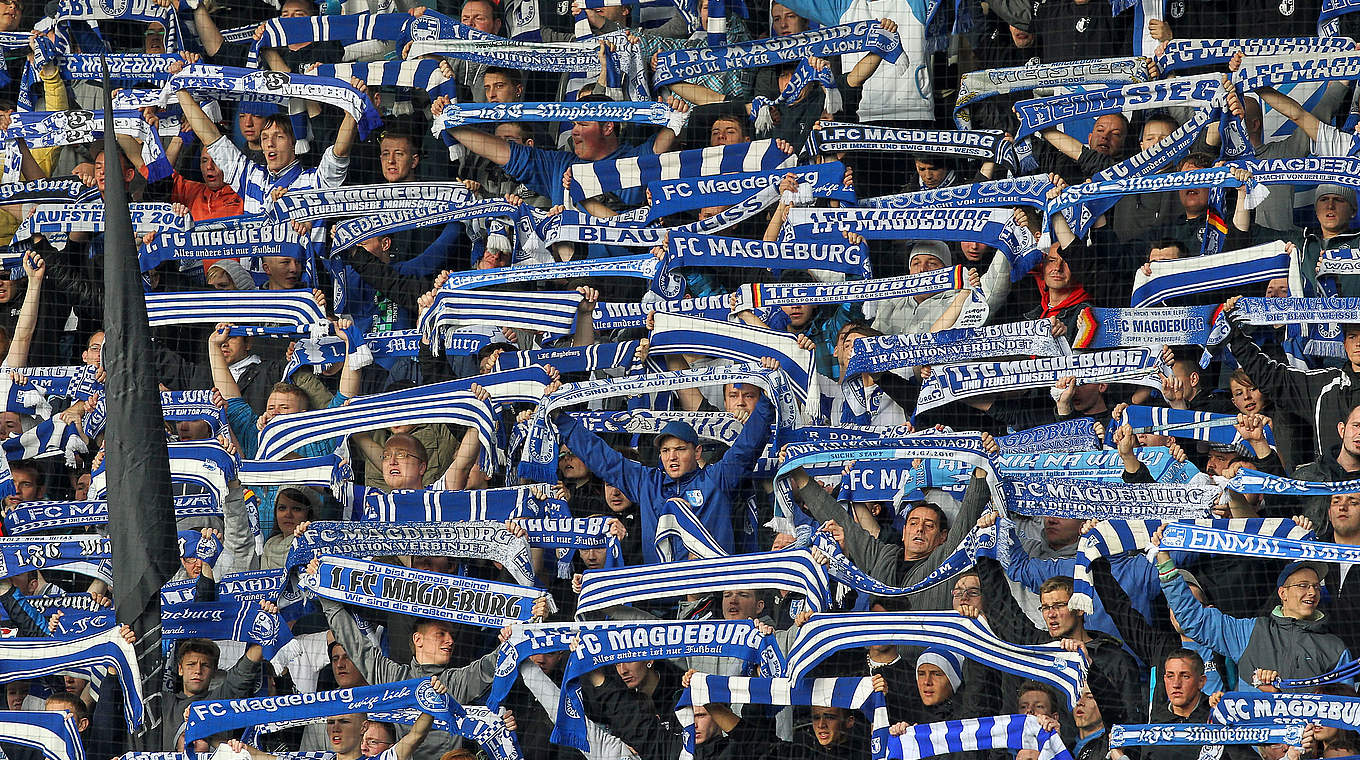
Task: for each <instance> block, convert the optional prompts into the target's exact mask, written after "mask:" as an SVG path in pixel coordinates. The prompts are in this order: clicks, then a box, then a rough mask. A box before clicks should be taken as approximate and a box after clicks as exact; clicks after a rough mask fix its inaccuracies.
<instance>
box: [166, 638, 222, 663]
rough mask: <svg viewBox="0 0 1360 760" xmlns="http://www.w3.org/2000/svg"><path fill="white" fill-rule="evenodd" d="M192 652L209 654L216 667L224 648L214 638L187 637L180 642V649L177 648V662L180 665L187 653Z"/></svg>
mask: <svg viewBox="0 0 1360 760" xmlns="http://www.w3.org/2000/svg"><path fill="white" fill-rule="evenodd" d="M190 654H206V655H208V656H209V657H211V658H212V661H213V667H214V668H216V667H217V662H218V660H220V659H221V658H222V650H221V649H218V648H217V643H216V642H214V641H213V640H212V639H185V640H184V641H182V642H180V645H179V649H177V650H175V664H177V665H178V664H179V661H180V660H182V659H184V656H185V655H190Z"/></svg>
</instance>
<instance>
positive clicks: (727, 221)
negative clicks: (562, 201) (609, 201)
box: [520, 186, 780, 248]
mask: <svg viewBox="0 0 1360 760" xmlns="http://www.w3.org/2000/svg"><path fill="white" fill-rule="evenodd" d="M779 197H780V193H779V188H778V187H777V186H770V187H766V188H764V189H762V190H758V191H756V192H754V193H752V194H751V195H750V196H749V197H747V198H745V199H743V200H742V201H741V202H739V203H737V204H736V205H734V206H732V207H730V208H727V209H724V210H723V211H720V212H719V213H717V214H715V215H713V216H710V217H709V218H707V219H703V220H700V221H697V222H691V223H689V224H682V225H678V226H675V227H639V226H625V225H621V224H610V223H608V222H607V221H606V220H604V219H597V218H592V217H589V216H587V215H584V214H581V213H579V212H576V211H572V210H570V209H568V210H567V211H564V212H562V213H561V214H557V215H554V216H550V217H546V218H544V219H543V225H542V227H543V230H542V234H537V233H536V235H537V237H538V238H539V240H541V241H542V242H544V243H557V242H574V243H597V244H600V245H620V246H626V247H633V248H652V247H654V246H658V245H665V244H666V236H667V235H669V234H671V233H676V232H680V233H685V232H689V233H694V234H698V235H716V234H717V233H719V232H722V231H723V230H726V229H728V228H729V227H732V226H733V225H736V224H739V223H741V222H743V221H746V220H747V219H751V218H754V217H755V216H756V215H757V214H760V213H761V212H763V211H764V210H765V209H766V208H769V207H770V206H771V205H772V204H774V202H775V201H777V200H779ZM526 207H527V206H526V205H525V204H521V205H520V208H526ZM525 213H526V214H529V215H530V216H532V213H533V212H525ZM520 231H521V234H522V235H523V232H524V229H523V227H521V228H520Z"/></svg>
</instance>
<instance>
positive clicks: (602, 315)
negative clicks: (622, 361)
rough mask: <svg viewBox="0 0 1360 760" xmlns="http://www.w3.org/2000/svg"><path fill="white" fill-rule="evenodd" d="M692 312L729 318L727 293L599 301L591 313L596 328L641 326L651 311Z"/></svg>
mask: <svg viewBox="0 0 1360 760" xmlns="http://www.w3.org/2000/svg"><path fill="white" fill-rule="evenodd" d="M653 313H657V314H690V315H693V316H697V317H704V318H706V319H726V318H727V316H728V314H730V313H731V308H730V307H729V305H728V300H727V294H726V293H721V294H716V295H711V296H700V297H698V298H683V299H680V300H676V301H651V300H648V301H623V302H618V303H607V302H606V303H600V304H596V306H595V312H594V313H593V314H592V315H591V319H592V321H593V322H594V323H595V329H596V330H621V329H624V328H628V327H642V326H643V325H645V324H647V315H648V314H653Z"/></svg>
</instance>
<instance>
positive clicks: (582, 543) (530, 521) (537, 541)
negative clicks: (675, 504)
mask: <svg viewBox="0 0 1360 760" xmlns="http://www.w3.org/2000/svg"><path fill="white" fill-rule="evenodd" d="M556 504H559V505H561V510H560V511H559V512H555V513H554V516H553V517H531V518H527V519H524V520H522V521H521V524H522V525H523V526H524V530H525V532H526V533H527V534H528V535H527V537H526V538H527V540H528V542H529V545H530V546H532V547H534V548H535V549H553V550H555V551H556V553H557V577H558V578H562V579H563V580H565V579H568V578H570V577H571V576H572V569H573V568H572V560H573V559H574V558H575V556H576V550H578V549H604V552H605V553H604V567H605V568H615V567H623V549H622V547H620V546H619V539H618V538H617V537H616V536H615V535H614V534H612V533H610V532H609V519H610V518H607V517H599V516H597V517H567V515H569V514H570V512H568V511H567V505H566V502H561V501H559V502H556ZM658 522H659V521H658ZM695 522H698V521H697V519H696V521H695Z"/></svg>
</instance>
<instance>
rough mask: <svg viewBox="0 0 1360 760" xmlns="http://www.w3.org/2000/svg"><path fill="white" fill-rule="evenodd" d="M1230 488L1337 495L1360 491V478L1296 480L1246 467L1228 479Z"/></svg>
mask: <svg viewBox="0 0 1360 760" xmlns="http://www.w3.org/2000/svg"><path fill="white" fill-rule="evenodd" d="M1228 488H1230V489H1232V490H1234V491H1236V492H1238V493H1261V494H1274V495H1276V496H1335V495H1337V494H1346V493H1360V480H1333V481H1309V480H1295V479H1293V478H1287V477H1285V476H1283V475H1272V474H1271V473H1268V472H1258V471H1256V470H1253V469H1251V468H1247V467H1244V468H1242V469H1239V470H1238V471H1237V474H1236V475H1234V476H1233V477H1232V479H1231V480H1229V481H1228Z"/></svg>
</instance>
